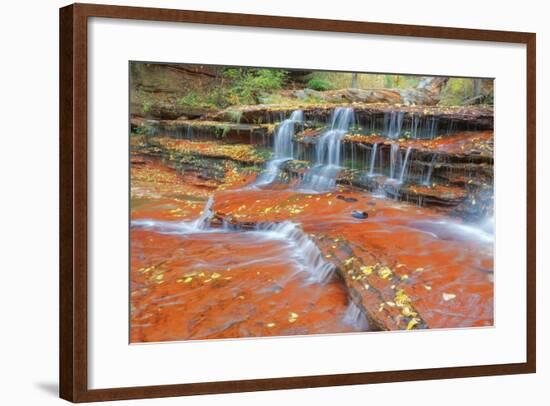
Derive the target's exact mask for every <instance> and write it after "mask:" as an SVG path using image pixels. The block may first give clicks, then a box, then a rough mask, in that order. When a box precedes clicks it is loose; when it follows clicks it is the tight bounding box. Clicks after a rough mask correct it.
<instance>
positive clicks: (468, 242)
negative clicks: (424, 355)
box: [214, 189, 493, 330]
mask: <svg viewBox="0 0 550 406" xmlns="http://www.w3.org/2000/svg"><path fill="white" fill-rule="evenodd" d="M339 195H340V196H346V197H352V198H354V199H357V201H355V202H346V201H344V200H342V199H339V198H338V196H339ZM353 210H360V211H366V212H367V213H368V215H369V217H368V219H365V220H358V219H355V218H353V217H352V216H351V213H352V211H353ZM214 211H215V212H216V214H217V215H218V216H220V217H223V218H224V219H225V220H228V221H231V222H233V223H240V224H248V225H251V224H255V223H265V222H277V221H283V220H285V219H291V220H292V221H295V222H298V223H300V224H302V227H303V229H304V231H305V232H306V233H308V234H310V236H311V238H313V239H314V240H315V241H316V242H317V244H318V246H319V247H320V249H321V250H322V251H323V253H324V254H325V258H326V259H327V260H329V261H332V262H333V263H335V265H336V266H337V267H338V268H339V271H340V274H341V275H342V276H343V277H344V279H345V282H346V284H347V286H348V288H350V289H352V291H351V292H352V293H351V294H352V296H353V297H354V298H356V299H357V298H358V297H360V300H358V301H359V302H360V304H361V305H362V306H363V307H364V309H365V311H366V312H367V314H368V315H369V318H370V321H371V323H373V324H374V325H376V326H377V327H378V328H380V329H383V330H394V329H406V328H420V327H427V328H447V327H475V326H488V325H492V323H493V280H492V277H493V276H492V275H493V273H492V272H493V269H492V267H493V259H492V258H493V257H492V255H493V250H492V244H491V243H490V242H487V238H488V237H487V236H485V240H483V239H479V238H478V237H479V236H478V231H477V230H476V229H475V228H473V227H470V226H468V225H465V224H462V223H461V222H460V221H459V220H458V219H452V218H449V217H448V216H445V215H442V214H441V213H438V212H436V211H433V210H430V209H428V208H419V207H416V206H414V205H411V204H407V203H400V202H396V201H392V200H389V199H379V198H376V197H373V196H372V195H369V194H362V193H358V192H355V191H351V190H344V189H341V190H340V191H337V192H332V193H324V194H318V195H314V194H307V193H299V192H295V191H288V190H286V191H279V190H277V191H269V190H263V191H257V190H250V191H232V192H225V193H221V194H217V195H216V203H215V205H214ZM481 236H482V237H483V235H481ZM365 269H367V271H365ZM369 270H370V271H369ZM354 277H355V278H354ZM365 285H366V286H367V287H366V286H365ZM413 319H414V321H411V320H413Z"/></svg>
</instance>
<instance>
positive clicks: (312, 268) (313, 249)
mask: <svg viewBox="0 0 550 406" xmlns="http://www.w3.org/2000/svg"><path fill="white" fill-rule="evenodd" d="M256 229H257V230H258V231H257V232H258V233H261V234H262V235H266V236H268V237H270V238H277V239H282V240H284V241H285V242H286V243H288V244H289V245H291V248H292V249H291V250H290V252H291V255H292V257H293V258H294V260H295V261H296V263H297V265H298V268H300V269H301V270H304V271H306V272H308V273H309V274H310V277H311V281H312V282H314V283H324V282H326V281H327V280H328V279H329V278H330V276H331V275H332V273H333V272H334V271H335V269H336V268H335V266H334V265H333V264H332V263H330V262H326V261H325V260H324V259H323V255H322V253H321V251H320V250H319V248H317V245H315V243H314V242H313V241H312V240H310V239H309V237H308V236H307V235H306V234H305V233H304V232H303V231H302V229H301V228H300V227H299V225H298V224H296V223H293V222H291V221H283V222H281V223H269V224H260V225H258V226H257V227H256Z"/></svg>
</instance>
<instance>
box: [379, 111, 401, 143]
mask: <svg viewBox="0 0 550 406" xmlns="http://www.w3.org/2000/svg"><path fill="white" fill-rule="evenodd" d="M404 117H405V113H404V112H403V111H392V112H390V113H386V114H385V117H384V126H385V131H384V132H385V134H386V136H387V137H389V138H399V136H400V135H401V128H402V127H403V118H404Z"/></svg>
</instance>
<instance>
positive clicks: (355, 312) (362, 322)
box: [343, 300, 369, 331]
mask: <svg viewBox="0 0 550 406" xmlns="http://www.w3.org/2000/svg"><path fill="white" fill-rule="evenodd" d="M343 321H344V323H346V324H348V325H350V326H354V327H356V328H357V329H358V330H361V331H367V330H368V329H369V321H368V319H367V317H366V316H365V314H364V313H363V312H362V311H361V309H360V308H359V306H357V305H356V304H355V302H354V301H353V300H350V302H349V304H348V308H347V310H346V314H345V315H344V320H343Z"/></svg>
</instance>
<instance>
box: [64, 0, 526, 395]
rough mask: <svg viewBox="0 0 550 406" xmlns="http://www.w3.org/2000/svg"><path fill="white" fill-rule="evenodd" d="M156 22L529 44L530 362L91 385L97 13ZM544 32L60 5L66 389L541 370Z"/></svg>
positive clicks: (224, 387)
mask: <svg viewBox="0 0 550 406" xmlns="http://www.w3.org/2000/svg"><path fill="white" fill-rule="evenodd" d="M91 17H102V18H110V19H127V20H147V21H165V22H182V23H198V24H215V25H225V26H241V27H263V28H265V27H269V28H280V29H294V30H313V31H326V32H340V33H359V34H371V35H389V36H407V37H418V38H438V39H453V40H467V41H491V42H504V43H515V44H525V45H526V47H527V59H526V61H525V63H526V67H527V68H526V69H527V70H526V71H527V85H526V88H527V99H526V106H525V108H526V114H527V128H526V131H527V168H526V172H527V196H526V199H527V212H526V213H523V215H525V216H526V220H527V262H526V264H525V272H526V278H527V279H526V280H527V284H526V286H527V292H526V295H527V296H526V297H527V304H526V307H527V315H526V320H527V329H526V331H525V334H526V343H527V346H526V348H525V351H526V362H524V363H514V364H498V365H480V366H467V367H448V368H433V369H417V370H400V371H384V372H367V373H350V374H338V375H318V376H300V377H283V378H275V379H252V380H243V381H223V382H197V383H189V384H177V385H162V386H141V387H125V388H109V389H89V387H88V372H87V371H88V355H87V354H88V325H87V317H88V305H87V300H88V293H87V292H88V266H87V261H88V247H87V241H88V237H87V232H88V225H87V221H88V218H87V213H88V189H87V187H88V152H87V151H88V150H87V145H88V144H87V142H88V135H87V131H88V130H87V125H88V112H87V100H88V84H87V80H88V72H87V69H88V68H87V66H88V65H87V64H88V50H87V47H88V33H87V27H88V19H89V18H91ZM535 44H536V37H535V34H534V33H525V32H507V31H490V30H478V29H462V28H448V27H429V26H415V25H400V24H385V23H368V22H357V21H337V20H320V19H308V18H294V17H276V16H264V15H245V14H230V13H216V12H202V11H184V10H170V9H155V8H138V7H120V6H109V5H97V4H94V5H92V4H73V5H69V6H67V7H64V8H61V9H60V105H59V106H60V167H59V170H60V173H59V179H60V195H59V199H60V200H59V201H60V205H59V214H60V253H59V254H60V278H59V282H60V313H59V317H60V358H59V363H60V377H59V379H60V396H61V398H63V399H66V400H69V401H72V402H91V401H107V400H118V399H141V398H153V397H168V396H184V395H198V394H216V393H230V392H245V391H260V390H276V389H295V388H312V387H323V386H338V385H356V384H368V383H384V382H398V381H415V380H427V379H448V378H462V377H479V376H489V375H505V374H524V373H534V372H535V371H536V274H535V273H536V259H535V258H536V251H535V250H536V173H535V167H536V161H535V155H536V154H535V148H536V147H535V128H536V113H535V111H536V96H535V80H536V79H535V78H536V70H535V69H536V68H535V61H536V50H535V49H536V48H535V47H536V45H535Z"/></svg>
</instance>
